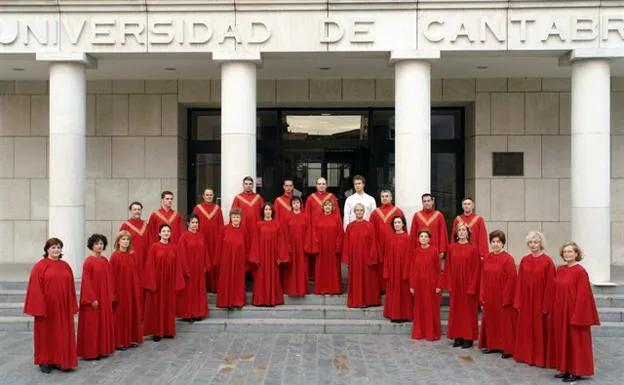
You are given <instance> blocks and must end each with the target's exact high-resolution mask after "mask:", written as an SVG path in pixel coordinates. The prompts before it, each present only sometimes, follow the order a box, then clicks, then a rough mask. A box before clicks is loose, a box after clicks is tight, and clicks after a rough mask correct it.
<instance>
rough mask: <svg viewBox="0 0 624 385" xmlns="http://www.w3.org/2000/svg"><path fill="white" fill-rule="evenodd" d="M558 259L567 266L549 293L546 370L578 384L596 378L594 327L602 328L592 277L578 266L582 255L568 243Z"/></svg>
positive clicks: (560, 250) (560, 272) (559, 272)
mask: <svg viewBox="0 0 624 385" xmlns="http://www.w3.org/2000/svg"><path fill="white" fill-rule="evenodd" d="M559 256H560V257H561V258H562V259H563V260H564V262H565V263H566V264H565V265H563V266H559V268H558V269H557V272H556V274H555V279H554V280H553V281H552V283H551V285H549V287H548V289H547V290H548V293H549V294H550V295H547V299H548V303H547V306H546V309H545V310H546V312H547V313H548V327H549V333H548V350H547V367H549V368H554V369H557V371H558V373H557V374H556V375H555V378H561V379H563V382H575V381H579V380H581V379H582V377H588V376H593V375H594V354H593V352H592V336H591V327H592V326H598V325H600V319H599V318H598V311H597V309H596V302H595V301H594V295H593V293H592V289H591V284H590V283H589V276H588V275H587V271H585V269H584V268H583V266H581V264H580V263H579V262H580V261H581V260H582V259H583V251H582V250H581V248H580V247H579V246H578V245H577V244H576V243H575V242H566V243H564V244H563V245H562V246H561V247H560V248H559Z"/></svg>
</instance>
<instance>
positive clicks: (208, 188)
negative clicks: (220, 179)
mask: <svg viewBox="0 0 624 385" xmlns="http://www.w3.org/2000/svg"><path fill="white" fill-rule="evenodd" d="M206 190H210V191H212V193H213V194H214V193H215V190H214V189H213V188H212V187H206V188H204V191H203V192H202V194H204V193H205V192H206Z"/></svg>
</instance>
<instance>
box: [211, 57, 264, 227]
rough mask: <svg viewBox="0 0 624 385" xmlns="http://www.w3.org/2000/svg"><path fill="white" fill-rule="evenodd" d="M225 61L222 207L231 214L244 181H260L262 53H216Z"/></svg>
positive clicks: (222, 125) (222, 100)
mask: <svg viewBox="0 0 624 385" xmlns="http://www.w3.org/2000/svg"><path fill="white" fill-rule="evenodd" d="M213 60H215V61H218V62H221V205H222V206H223V215H224V216H225V217H226V220H227V216H228V215H229V212H230V207H231V206H232V200H233V199H234V197H235V196H236V194H238V193H239V192H240V191H241V190H242V181H243V178H244V177H245V176H247V175H249V176H251V177H253V178H254V179H255V178H256V66H257V65H258V64H259V63H260V62H261V56H260V53H259V52H215V53H213Z"/></svg>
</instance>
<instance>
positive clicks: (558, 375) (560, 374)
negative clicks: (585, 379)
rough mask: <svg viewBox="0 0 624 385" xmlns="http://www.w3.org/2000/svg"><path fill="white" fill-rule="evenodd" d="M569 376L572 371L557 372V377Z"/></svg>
mask: <svg viewBox="0 0 624 385" xmlns="http://www.w3.org/2000/svg"><path fill="white" fill-rule="evenodd" d="M568 377H570V373H568V372H565V373H557V374H555V378H568Z"/></svg>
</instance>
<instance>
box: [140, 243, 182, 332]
mask: <svg viewBox="0 0 624 385" xmlns="http://www.w3.org/2000/svg"><path fill="white" fill-rule="evenodd" d="M144 274H145V277H144V282H143V287H144V288H145V289H146V290H147V292H146V293H145V315H144V319H145V323H144V328H145V335H153V336H154V337H164V336H169V337H175V335H176V326H175V318H176V297H177V294H178V292H179V291H180V290H182V289H184V285H185V283H184V273H183V266H182V258H180V257H179V255H178V250H177V246H176V244H175V243H171V242H169V243H162V242H156V243H154V244H152V246H151V247H150V249H149V251H148V252H147V264H146V265H145V272H144Z"/></svg>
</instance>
